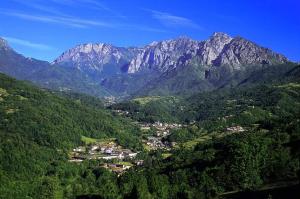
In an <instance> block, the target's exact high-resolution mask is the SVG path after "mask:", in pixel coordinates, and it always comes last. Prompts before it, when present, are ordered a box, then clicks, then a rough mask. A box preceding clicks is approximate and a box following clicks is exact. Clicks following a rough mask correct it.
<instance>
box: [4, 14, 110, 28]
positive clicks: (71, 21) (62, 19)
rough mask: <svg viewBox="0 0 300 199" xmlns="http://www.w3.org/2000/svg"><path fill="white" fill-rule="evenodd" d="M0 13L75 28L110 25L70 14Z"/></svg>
mask: <svg viewBox="0 0 300 199" xmlns="http://www.w3.org/2000/svg"><path fill="white" fill-rule="evenodd" d="M0 13H2V14H5V15H9V16H14V17H18V18H21V19H26V20H31V21H40V22H45V23H55V24H62V25H67V26H71V27H75V28H87V27H89V26H102V27H112V25H111V24H110V23H106V22H101V21H95V20H87V19H79V18H74V17H70V16H45V15H30V14H24V13H20V12H17V11H5V12H0Z"/></svg>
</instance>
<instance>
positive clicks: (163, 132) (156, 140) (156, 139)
mask: <svg viewBox="0 0 300 199" xmlns="http://www.w3.org/2000/svg"><path fill="white" fill-rule="evenodd" d="M182 126H183V125H182V124H176V123H171V124H169V123H162V122H155V123H153V124H149V123H142V124H140V127H141V130H150V129H151V128H154V129H155V134H154V135H151V136H148V137H147V139H146V140H143V143H144V144H146V145H147V146H148V147H149V148H150V150H157V149H163V150H170V149H171V148H172V147H173V146H174V145H175V144H176V143H169V142H168V141H164V139H163V138H165V137H167V136H168V135H170V130H171V129H178V128H182Z"/></svg>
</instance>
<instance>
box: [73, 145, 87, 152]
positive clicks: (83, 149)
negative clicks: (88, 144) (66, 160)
mask: <svg viewBox="0 0 300 199" xmlns="http://www.w3.org/2000/svg"><path fill="white" fill-rule="evenodd" d="M73 151H74V152H84V151H85V147H83V146H79V147H77V148H75V149H73Z"/></svg>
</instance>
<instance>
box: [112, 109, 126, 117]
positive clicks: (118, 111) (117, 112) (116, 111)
mask: <svg viewBox="0 0 300 199" xmlns="http://www.w3.org/2000/svg"><path fill="white" fill-rule="evenodd" d="M112 111H113V112H114V113H116V114H118V115H123V116H128V115H129V111H123V110H112Z"/></svg>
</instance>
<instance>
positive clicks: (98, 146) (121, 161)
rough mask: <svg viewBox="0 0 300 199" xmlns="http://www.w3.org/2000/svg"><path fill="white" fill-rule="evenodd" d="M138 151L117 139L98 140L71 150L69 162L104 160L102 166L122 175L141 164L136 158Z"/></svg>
mask: <svg viewBox="0 0 300 199" xmlns="http://www.w3.org/2000/svg"><path fill="white" fill-rule="evenodd" d="M137 154H138V153H137V152H133V151H131V150H130V149H124V148H123V147H121V146H120V145H118V144H117V143H116V142H115V141H99V142H98V141H97V142H94V143H89V144H87V145H84V146H78V147H76V148H74V149H73V150H72V151H71V152H70V159H69V162H75V163H81V162H83V161H84V160H103V162H107V163H103V164H101V165H100V166H101V167H102V168H105V169H108V170H111V171H112V172H115V173H117V174H118V175H121V174H122V173H124V172H125V171H126V170H127V169H129V168H130V167H132V166H134V165H141V164H142V161H141V160H135V157H136V156H137Z"/></svg>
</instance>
